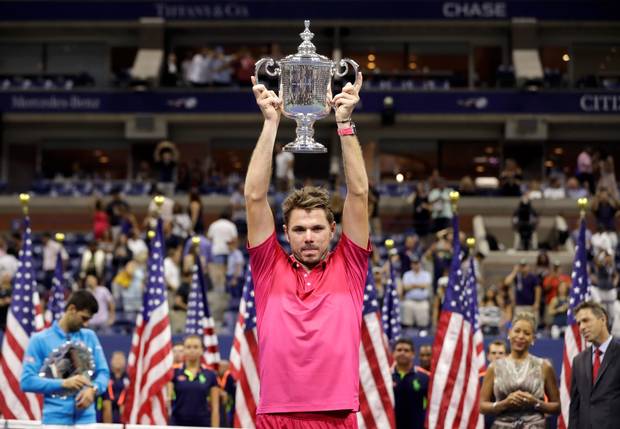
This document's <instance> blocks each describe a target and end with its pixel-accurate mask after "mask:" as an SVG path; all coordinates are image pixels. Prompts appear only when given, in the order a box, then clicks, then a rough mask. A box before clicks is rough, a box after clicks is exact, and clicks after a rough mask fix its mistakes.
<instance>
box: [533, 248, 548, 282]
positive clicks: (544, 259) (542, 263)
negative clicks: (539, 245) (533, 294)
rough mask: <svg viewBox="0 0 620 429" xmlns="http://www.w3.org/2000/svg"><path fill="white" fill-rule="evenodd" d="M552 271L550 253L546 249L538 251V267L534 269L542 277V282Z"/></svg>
mask: <svg viewBox="0 0 620 429" xmlns="http://www.w3.org/2000/svg"><path fill="white" fill-rule="evenodd" d="M550 271H551V260H550V259H549V254H548V253H547V251H546V250H541V251H539V252H538V255H536V268H535V271H534V272H535V273H536V275H537V276H538V278H539V279H540V283H541V284H542V282H543V280H544V279H545V277H547V275H548V274H549V272H550Z"/></svg>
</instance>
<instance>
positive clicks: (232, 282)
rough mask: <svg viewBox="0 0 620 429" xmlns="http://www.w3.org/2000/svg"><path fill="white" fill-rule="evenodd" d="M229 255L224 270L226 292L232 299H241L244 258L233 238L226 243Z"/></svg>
mask: <svg viewBox="0 0 620 429" xmlns="http://www.w3.org/2000/svg"><path fill="white" fill-rule="evenodd" d="M228 248H229V249H230V253H229V255H228V262H227V268H226V290H227V292H228V293H229V294H230V296H231V297H233V298H241V291H242V289H243V281H244V278H243V274H244V273H243V270H244V268H245V258H244V257H243V252H242V251H241V250H240V249H239V240H238V239H237V238H233V239H232V240H231V241H229V242H228Z"/></svg>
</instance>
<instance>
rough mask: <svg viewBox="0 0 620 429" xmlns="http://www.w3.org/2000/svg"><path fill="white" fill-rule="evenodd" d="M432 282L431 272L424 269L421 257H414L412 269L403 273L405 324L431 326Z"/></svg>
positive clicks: (402, 306)
mask: <svg viewBox="0 0 620 429" xmlns="http://www.w3.org/2000/svg"><path fill="white" fill-rule="evenodd" d="M431 283H432V278H431V274H430V273H429V272H428V271H425V270H423V269H422V265H421V263H420V259H419V258H417V257H413V258H412V259H411V270H409V271H406V272H405V274H403V292H404V297H403V298H404V299H403V300H402V302H401V320H402V324H403V325H404V326H408V327H412V326H415V327H418V328H428V327H429V325H430V310H431V304H430V298H431V295H430V288H431Z"/></svg>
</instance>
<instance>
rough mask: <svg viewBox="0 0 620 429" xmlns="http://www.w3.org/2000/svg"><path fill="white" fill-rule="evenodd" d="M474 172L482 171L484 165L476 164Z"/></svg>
mask: <svg viewBox="0 0 620 429" xmlns="http://www.w3.org/2000/svg"><path fill="white" fill-rule="evenodd" d="M476 173H484V165H477V166H476Z"/></svg>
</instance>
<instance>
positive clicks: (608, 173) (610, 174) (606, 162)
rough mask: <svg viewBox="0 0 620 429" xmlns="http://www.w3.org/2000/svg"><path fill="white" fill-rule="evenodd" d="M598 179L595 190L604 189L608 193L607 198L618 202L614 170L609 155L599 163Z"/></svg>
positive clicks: (619, 198) (612, 159)
mask: <svg viewBox="0 0 620 429" xmlns="http://www.w3.org/2000/svg"><path fill="white" fill-rule="evenodd" d="M599 172H600V177H599V179H598V184H597V185H596V188H597V189H599V188H605V189H607V191H608V192H609V197H610V198H611V199H613V200H615V201H618V200H620V194H618V183H617V182H616V169H615V167H614V158H613V157H612V156H611V155H606V156H604V157H602V159H601V160H600V161H599Z"/></svg>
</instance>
